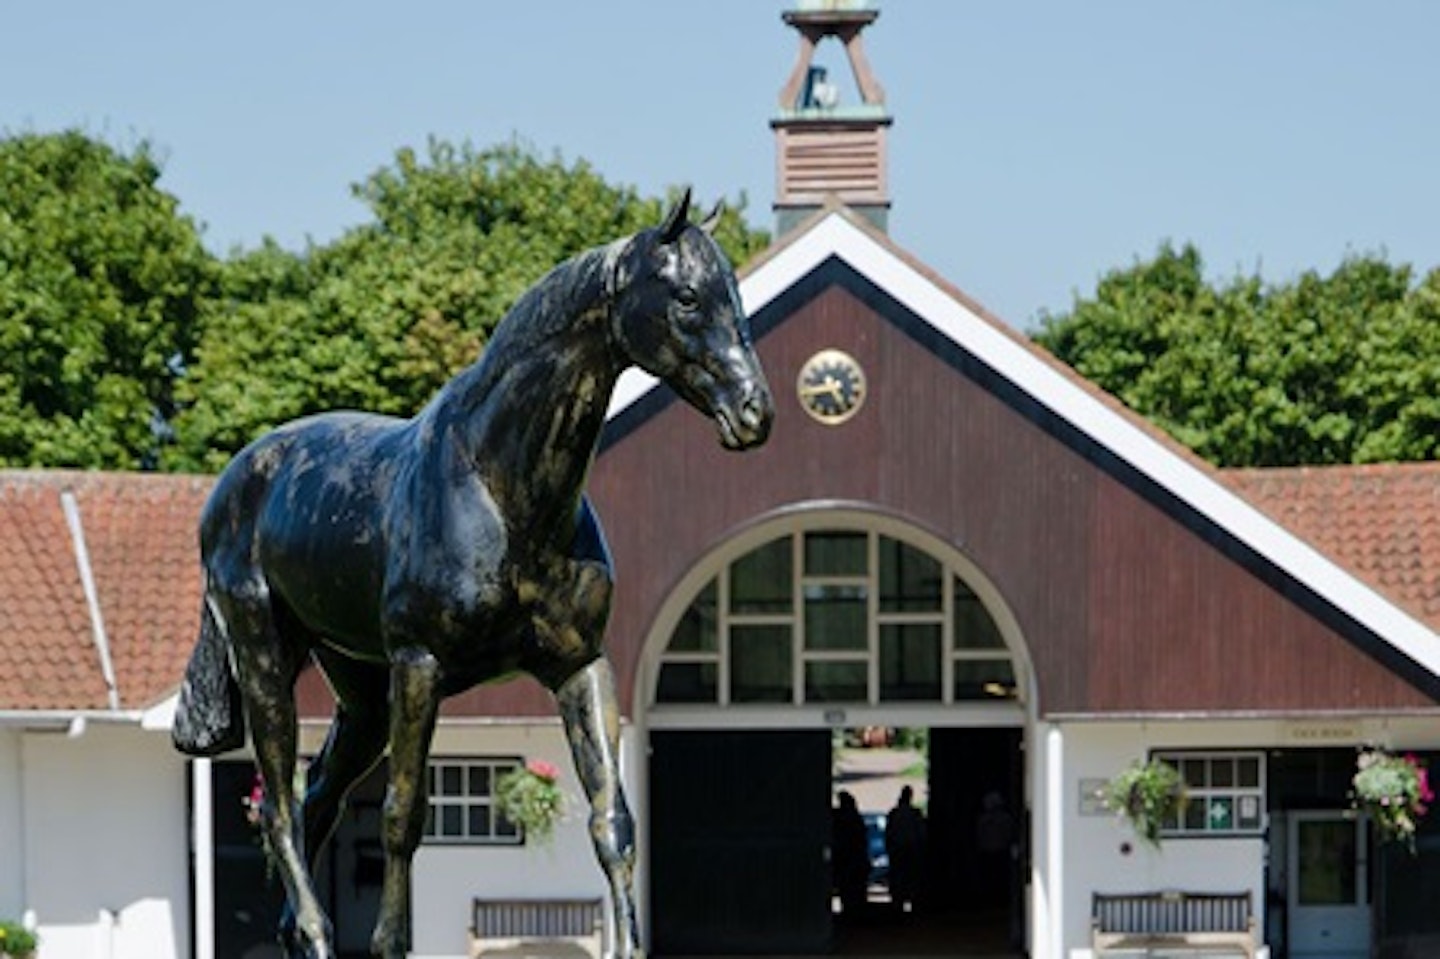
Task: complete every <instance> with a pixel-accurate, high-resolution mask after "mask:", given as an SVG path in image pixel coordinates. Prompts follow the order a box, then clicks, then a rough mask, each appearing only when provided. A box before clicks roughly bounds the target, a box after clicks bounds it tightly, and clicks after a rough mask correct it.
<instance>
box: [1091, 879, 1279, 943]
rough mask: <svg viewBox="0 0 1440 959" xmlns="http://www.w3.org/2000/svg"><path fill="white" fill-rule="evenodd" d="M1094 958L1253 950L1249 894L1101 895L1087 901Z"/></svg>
mask: <svg viewBox="0 0 1440 959" xmlns="http://www.w3.org/2000/svg"><path fill="white" fill-rule="evenodd" d="M1090 944H1091V950H1092V952H1093V953H1094V955H1095V956H1097V957H1099V956H1102V955H1109V954H1112V953H1117V952H1141V951H1143V952H1146V953H1148V952H1151V951H1164V952H1195V953H1235V952H1238V953H1241V954H1242V955H1244V956H1246V957H1247V959H1255V952H1256V949H1257V948H1258V947H1259V937H1258V935H1257V931H1256V922H1255V913H1254V910H1253V909H1252V908H1251V901H1250V893H1249V892H1233V893H1230V892H1218V893H1217V892H1179V891H1175V890H1166V891H1163V892H1138V893H1119V894H1117V893H1103V892H1097V893H1095V894H1094V897H1093V899H1092V901H1091V909H1090Z"/></svg>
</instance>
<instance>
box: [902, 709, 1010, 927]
mask: <svg viewBox="0 0 1440 959" xmlns="http://www.w3.org/2000/svg"><path fill="white" fill-rule="evenodd" d="M1022 742H1023V739H1022V735H1021V730H1019V729H1015V728H1001V729H932V730H931V731H930V797H929V805H928V809H927V814H928V818H929V825H930V831H929V849H928V852H929V857H928V864H929V870H928V875H929V882H928V883H927V886H928V898H927V899H926V909H927V911H928V912H930V913H932V914H934V915H935V916H937V917H939V918H940V921H941V922H942V923H943V924H944V925H945V927H946V928H947V930H948V931H949V934H950V935H951V936H952V937H953V939H954V940H955V941H959V942H964V943H965V945H966V946H967V948H969V949H978V950H985V949H995V950H996V951H1000V950H1003V949H1006V948H1009V949H1018V948H1019V947H1020V945H1021V941H1022V938H1023V930H1022V922H1023V916H1024V907H1023V904H1024V884H1023V877H1024V864H1025V861H1026V850H1025V843H1026V835H1027V830H1026V828H1025V813H1024V810H1025V803H1024V795H1025V794H1024V786H1023V784H1024V774H1025V756H1024V751H1023V746H1022Z"/></svg>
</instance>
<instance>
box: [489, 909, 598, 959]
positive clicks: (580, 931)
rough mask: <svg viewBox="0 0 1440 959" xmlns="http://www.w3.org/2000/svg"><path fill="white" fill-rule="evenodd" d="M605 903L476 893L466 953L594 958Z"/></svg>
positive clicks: (578, 958) (576, 958)
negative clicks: (478, 896) (486, 896)
mask: <svg viewBox="0 0 1440 959" xmlns="http://www.w3.org/2000/svg"><path fill="white" fill-rule="evenodd" d="M604 937H605V905H604V903H603V902H602V901H601V900H599V899H476V900H474V901H473V902H472V904H471V920H470V956H471V959H477V957H480V956H497V957H498V956H506V957H524V956H546V957H575V959H583V957H585V956H589V957H591V959H600V955H601V952H602V951H603V949H604V941H603V940H604Z"/></svg>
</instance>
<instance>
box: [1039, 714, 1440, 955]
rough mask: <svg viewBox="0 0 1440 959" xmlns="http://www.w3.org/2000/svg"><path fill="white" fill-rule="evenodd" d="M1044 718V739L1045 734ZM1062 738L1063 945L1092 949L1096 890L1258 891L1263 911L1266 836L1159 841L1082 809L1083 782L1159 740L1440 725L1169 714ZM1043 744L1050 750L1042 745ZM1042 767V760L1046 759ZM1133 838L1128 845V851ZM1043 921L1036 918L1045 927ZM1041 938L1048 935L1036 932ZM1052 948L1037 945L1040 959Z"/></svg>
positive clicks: (1399, 745)
mask: <svg viewBox="0 0 1440 959" xmlns="http://www.w3.org/2000/svg"><path fill="white" fill-rule="evenodd" d="M1045 728H1046V727H1045V724H1043V723H1042V724H1041V726H1040V729H1041V730H1042V733H1041V735H1040V736H1039V737H1037V739H1039V740H1041V741H1042V743H1043V741H1044V733H1043V730H1044V729H1045ZM1060 729H1061V734H1062V742H1063V746H1062V748H1063V763H1062V768H1063V773H1062V778H1063V783H1064V785H1063V788H1062V790H1061V794H1060V795H1061V801H1062V803H1063V805H1064V809H1063V814H1062V816H1061V826H1062V832H1063V838H1062V861H1063V876H1061V877H1060V882H1061V883H1063V893H1062V910H1063V926H1064V931H1063V940H1064V947H1063V953H1064V954H1069V955H1071V956H1081V955H1085V950H1086V949H1087V948H1088V945H1089V917H1090V896H1091V894H1092V893H1093V892H1097V891H1105V892H1127V891H1149V890H1161V889H1186V890H1200V891H1206V890H1208V891H1237V892H1238V891H1242V890H1246V889H1248V890H1250V893H1251V895H1252V897H1253V899H1252V901H1253V902H1254V903H1255V908H1256V910H1257V912H1259V911H1260V910H1262V909H1263V908H1264V902H1265V892H1264V883H1265V855H1266V848H1265V842H1264V839H1263V837H1261V836H1256V837H1253V838H1252V837H1244V838H1226V839H1200V838H1194V839H1167V840H1165V841H1164V842H1163V843H1162V845H1161V848H1160V849H1159V850H1155V849H1152V848H1151V847H1150V846H1148V845H1146V844H1145V843H1144V842H1142V841H1140V840H1138V839H1137V838H1136V837H1135V835H1134V833H1133V832H1132V831H1131V830H1130V828H1129V827H1128V825H1126V824H1125V823H1124V822H1123V821H1121V820H1119V819H1117V818H1116V817H1114V816H1112V815H1098V816H1095V815H1081V813H1080V800H1081V796H1080V792H1081V781H1082V780H1085V779H1108V778H1109V777H1110V776H1112V775H1114V774H1115V773H1116V772H1118V771H1120V770H1121V769H1123V768H1125V767H1126V766H1128V765H1129V764H1130V763H1131V762H1133V761H1134V760H1136V759H1142V758H1145V757H1146V756H1147V755H1148V754H1149V753H1150V751H1152V750H1156V749H1160V750H1164V749H1172V748H1174V749H1221V750H1224V749H1261V750H1265V749H1274V748H1281V749H1284V748H1290V747H1297V746H1340V747H1358V746H1363V745H1366V744H1374V745H1380V746H1384V747H1386V748H1389V749H1394V750H1404V749H1434V748H1437V747H1440V724H1437V722H1436V719H1435V717H1433V716H1408V717H1390V718H1383V717H1369V718H1364V717H1342V718H1338V719H1305V718H1296V719H1290V720H1287V719H1256V720H1239V721H1216V720H1209V721H1207V720H1201V719H1192V720H1169V721H1150V722H1071V723H1066V724H1064V725H1063V726H1061V727H1060ZM1041 752H1042V753H1043V749H1042V750H1041ZM1036 765H1037V766H1042V767H1043V765H1044V761H1043V759H1042V760H1040V761H1039V762H1037V764H1036ZM1043 788H1044V781H1043V777H1041V778H1039V779H1038V781H1037V782H1036V786H1035V797H1036V810H1037V813H1036V820H1035V821H1036V835H1035V837H1034V838H1035V843H1036V845H1035V848H1036V869H1037V879H1036V882H1037V906H1038V905H1039V904H1040V903H1041V901H1042V900H1041V898H1040V897H1042V896H1043V895H1045V894H1046V893H1048V892H1050V889H1049V888H1038V887H1042V885H1043V884H1044V883H1045V882H1046V881H1047V880H1048V881H1049V882H1050V886H1051V887H1052V888H1053V883H1054V880H1051V879H1049V877H1048V876H1046V875H1045V874H1044V868H1043V864H1044V859H1043V857H1044V853H1043V852H1042V850H1044V849H1045V848H1046V847H1045V845H1044V842H1045V841H1046V839H1047V835H1046V832H1045V830H1044V828H1043V825H1042V822H1043V819H1044V817H1043V816H1042V815H1041V814H1040V810H1041V809H1042V808H1043V806H1042V799H1043V796H1044V795H1045V793H1044V791H1043ZM1125 844H1128V845H1129V846H1130V851H1129V852H1128V853H1127V852H1124V851H1122V846H1123V845H1125ZM1038 931H1040V929H1039V928H1038V927H1037V932H1038ZM1037 941H1038V942H1043V941H1044V940H1043V939H1038V938H1037ZM1048 952H1049V950H1045V949H1043V948H1041V949H1037V950H1036V952H1035V955H1036V956H1037V959H1042V957H1046V956H1047V955H1048Z"/></svg>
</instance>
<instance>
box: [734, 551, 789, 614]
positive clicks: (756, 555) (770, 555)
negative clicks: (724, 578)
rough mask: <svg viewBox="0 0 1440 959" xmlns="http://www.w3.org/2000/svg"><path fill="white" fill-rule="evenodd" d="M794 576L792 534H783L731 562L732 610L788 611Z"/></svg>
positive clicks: (749, 611)
mask: <svg viewBox="0 0 1440 959" xmlns="http://www.w3.org/2000/svg"><path fill="white" fill-rule="evenodd" d="M794 580H795V576H794V564H793V563H792V562H791V555H790V537H788V536H782V537H781V538H780V539H777V540H772V541H771V542H769V543H766V544H765V545H764V546H761V547H760V548H759V549H757V550H754V551H753V552H750V553H746V554H745V555H744V556H742V557H740V558H739V559H737V560H736V561H735V562H733V563H731V564H730V611H731V612H732V613H788V612H790V596H791V593H792V592H793V584H794Z"/></svg>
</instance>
